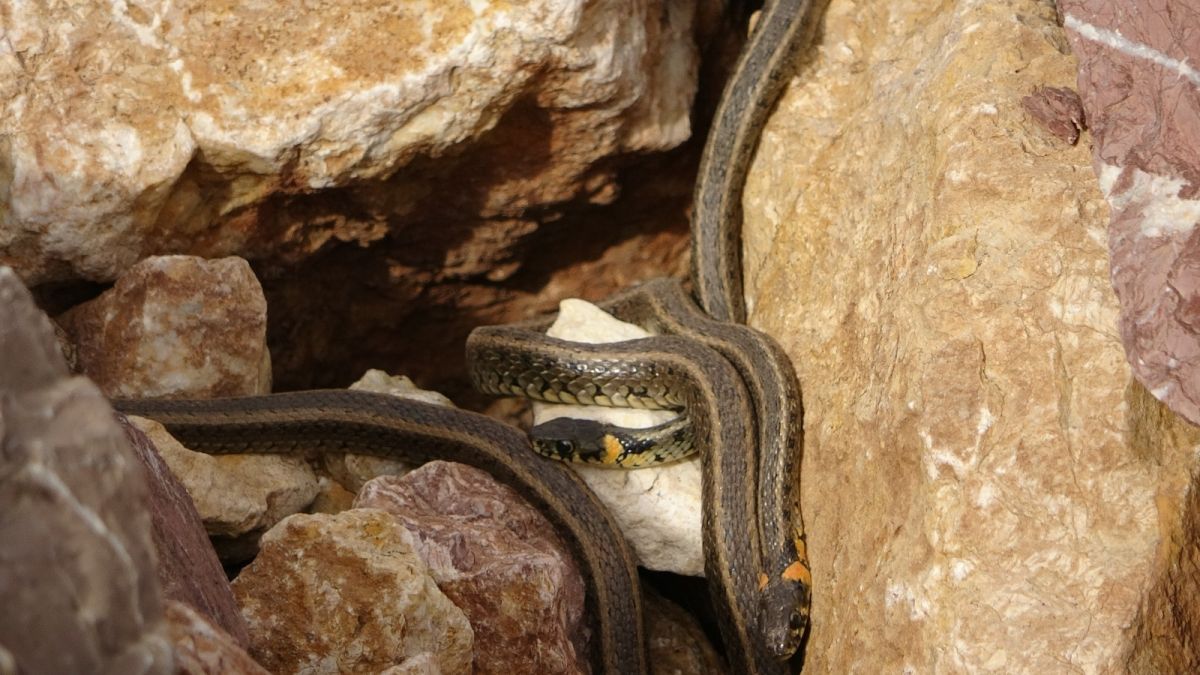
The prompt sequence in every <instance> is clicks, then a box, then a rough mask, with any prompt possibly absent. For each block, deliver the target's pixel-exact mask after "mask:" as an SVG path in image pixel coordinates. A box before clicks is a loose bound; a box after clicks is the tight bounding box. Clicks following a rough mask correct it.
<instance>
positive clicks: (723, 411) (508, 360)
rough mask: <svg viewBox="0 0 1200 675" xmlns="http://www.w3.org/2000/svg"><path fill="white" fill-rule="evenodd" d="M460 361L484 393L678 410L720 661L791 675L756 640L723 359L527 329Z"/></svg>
mask: <svg viewBox="0 0 1200 675" xmlns="http://www.w3.org/2000/svg"><path fill="white" fill-rule="evenodd" d="M467 362H468V371H469V373H470V375H471V379H472V381H473V383H474V384H475V386H476V388H477V389H479V390H480V391H483V392H485V393H492V394H504V395H510V394H513V393H516V392H518V391H523V392H526V393H527V395H529V396H531V397H534V398H541V399H543V400H551V401H552V400H554V399H556V398H561V395H562V394H563V393H567V394H569V395H570V396H572V397H576V396H578V394H579V392H580V391H583V390H584V389H590V391H591V393H593V394H595V393H600V392H610V393H611V392H621V393H622V395H623V396H626V397H631V398H637V399H650V400H654V399H656V398H657V400H658V402H660V403H664V404H666V403H670V402H674V401H678V402H679V403H680V404H682V405H683V406H684V408H685V409H686V410H687V411H688V412H689V419H690V421H691V424H692V428H693V433H694V434H695V437H696V439H697V440H698V445H699V446H700V447H701V448H702V452H703V458H702V459H703V462H702V465H701V466H702V472H701V476H702V477H701V491H702V496H703V502H704V509H703V514H702V518H701V531H702V545H703V548H704V572H705V578H706V579H707V580H708V586H709V594H710V597H711V598H712V601H713V605H714V607H717V608H718V611H717V612H716V617H717V624H718V628H719V629H720V631H721V635H722V638H723V641H724V643H725V650H726V656H727V657H728V659H729V661H730V663H731V664H733V668H734V670H735V671H736V672H744V673H759V674H761V675H782V674H783V673H787V672H788V670H787V665H786V664H785V663H783V662H781V661H780V660H779V659H778V658H776V657H775V656H774V655H773V654H772V653H770V651H769V650H768V649H766V646H765V643H764V642H763V641H762V640H760V639H758V633H759V625H758V622H759V615H758V610H759V605H758V583H759V580H758V573H759V570H761V569H762V559H761V550H760V547H759V545H758V532H757V528H755V527H754V526H753V521H754V513H755V508H756V492H755V466H754V444H755V442H756V439H755V434H754V427H753V419H754V418H753V413H752V412H751V407H750V398H749V393H748V392H747V391H746V388H745V384H744V383H743V382H742V378H741V376H740V375H738V373H737V371H736V370H734V368H733V366H732V365H731V364H730V363H729V361H727V360H726V359H725V358H724V357H722V356H721V355H720V354H719V353H717V352H716V351H714V350H712V349H711V348H709V347H707V346H705V345H703V344H701V343H699V342H697V341H696V340H692V339H690V338H687V337H682V336H673V335H666V336H656V337H648V338H641V339H636V340H627V341H624V342H615V343H607V344H581V343H577V342H570V341H567V340H561V339H558V338H553V337H549V336H547V335H545V334H544V333H542V332H539V331H538V330H536V329H535V328H533V327H531V326H529V325H520V326H515V325H507V326H484V327H480V328H476V329H475V330H474V331H472V332H471V334H470V336H468V338H467Z"/></svg>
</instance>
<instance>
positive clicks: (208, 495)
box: [129, 417, 317, 560]
mask: <svg viewBox="0 0 1200 675" xmlns="http://www.w3.org/2000/svg"><path fill="white" fill-rule="evenodd" d="M129 419H130V421H131V422H132V423H133V424H134V426H136V427H137V428H138V429H139V430H141V431H142V432H143V433H144V434H146V436H148V437H149V438H150V440H151V441H153V443H154V446H155V447H156V448H157V449H158V453H159V455H161V457H162V459H163V461H164V462H166V463H167V466H169V467H171V473H173V474H174V475H175V476H176V477H178V478H179V482H180V483H182V484H183V486H184V487H185V488H186V489H187V492H188V494H189V495H191V497H192V501H193V502H194V503H195V505H196V510H197V511H198V512H199V514H200V518H201V520H203V522H204V528H205V530H207V532H208V534H209V535H210V536H211V537H214V538H215V539H216V540H217V543H218V546H219V547H220V548H221V549H222V558H223V559H226V560H229V559H230V558H229V557H227V556H226V555H225V554H231V555H233V558H234V559H238V558H240V559H245V558H244V557H243V556H245V553H240V554H235V552H241V551H245V552H248V553H250V554H252V553H253V551H254V543H255V542H256V541H257V540H258V537H259V536H260V535H261V534H262V533H263V532H265V531H266V530H267V529H269V528H270V527H272V526H273V525H275V524H276V523H278V522H279V521H280V520H283V519H284V518H285V517H287V516H289V515H292V514H294V513H299V512H300V511H303V510H304V509H305V507H307V506H308V505H309V504H310V503H312V501H313V499H314V498H315V497H316V496H317V476H316V474H315V473H314V472H313V470H312V468H311V467H310V466H309V465H308V462H307V461H305V459H304V458H303V457H274V456H270V455H225V456H213V455H208V454H205V453H201V452H192V451H191V450H188V449H187V448H185V447H184V446H182V445H180V444H179V442H178V441H176V440H175V439H174V438H172V437H171V435H170V434H169V433H167V430H166V429H164V428H163V426H162V425H161V424H159V423H158V422H155V421H154V420H148V419H144V418H140V417H130V418H129ZM238 541H242V542H243V543H245V546H240V545H236V544H235V542H238ZM246 557H248V556H246Z"/></svg>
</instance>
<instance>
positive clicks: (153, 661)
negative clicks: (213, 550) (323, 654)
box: [0, 267, 173, 674]
mask: <svg viewBox="0 0 1200 675" xmlns="http://www.w3.org/2000/svg"><path fill="white" fill-rule="evenodd" d="M145 480H146V476H145V472H144V471H143V470H142V467H141V465H140V464H139V463H138V461H137V459H135V458H134V456H133V453H132V452H131V451H130V449H129V446H128V444H127V443H126V440H125V435H124V433H123V432H122V431H121V428H120V427H119V426H118V425H117V423H116V420H115V419H114V418H113V412H112V409H111V408H110V407H109V405H108V403H107V402H106V401H105V400H104V398H103V397H102V396H101V394H100V392H99V390H97V389H96V387H95V385H93V384H92V383H91V382H88V381H87V380H86V379H84V378H80V377H70V376H69V374H68V372H67V367H66V363H65V362H64V360H63V357H62V355H61V354H60V353H59V351H58V344H57V342H56V340H55V337H54V331H53V329H52V328H51V326H50V321H49V319H47V318H46V316H45V315H44V314H42V313H41V312H40V311H39V310H38V309H37V307H36V306H35V305H34V304H33V299H32V298H31V297H30V295H29V293H28V291H26V290H25V288H24V286H22V285H21V282H20V281H19V280H18V279H17V276H16V274H15V273H14V272H13V271H12V270H11V269H9V268H7V267H0V542H3V544H2V545H0V607H2V608H3V609H2V610H0V652H2V653H3V654H4V655H5V656H4V657H0V661H4V660H7V661H10V664H9V665H15V667H16V669H17V670H16V672H22V673H132V674H139V673H147V674H148V673H164V674H166V673H171V672H172V668H173V660H172V656H171V647H170V644H169V642H168V639H167V636H166V626H165V624H164V623H163V606H162V603H163V597H162V591H161V589H160V588H159V585H158V576H157V573H156V561H155V556H154V543H153V541H152V539H151V534H150V516H149V514H148V513H147V511H146V504H145V502H146V499H147V496H148V495H147V490H146V483H145Z"/></svg>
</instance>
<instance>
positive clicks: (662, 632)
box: [642, 586, 728, 675]
mask: <svg viewBox="0 0 1200 675" xmlns="http://www.w3.org/2000/svg"><path fill="white" fill-rule="evenodd" d="M642 607H643V608H644V610H643V611H645V613H646V639H647V641H648V642H649V648H650V672H651V673H652V674H654V675H677V674H679V675H683V674H687V675H692V674H695V675H720V674H722V673H725V672H728V670H727V668H726V666H725V662H724V660H722V659H721V657H720V656H719V655H718V654H717V651H716V650H715V649H713V646H712V644H711V643H710V642H709V641H708V637H707V636H706V635H705V634H704V629H703V628H701V627H700V624H699V623H697V621H696V618H695V617H694V616H692V615H691V614H688V613H687V612H685V611H683V610H682V609H680V608H679V607H678V606H676V605H674V604H672V603H671V602H670V601H669V600H666V599H664V598H663V597H661V596H660V595H658V594H657V593H655V592H653V591H651V590H650V589H649V588H648V587H645V586H643V587H642Z"/></svg>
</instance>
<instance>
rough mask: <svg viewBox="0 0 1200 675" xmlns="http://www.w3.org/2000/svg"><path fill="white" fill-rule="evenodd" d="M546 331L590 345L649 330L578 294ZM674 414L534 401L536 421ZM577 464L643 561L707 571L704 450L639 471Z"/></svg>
mask: <svg viewBox="0 0 1200 675" xmlns="http://www.w3.org/2000/svg"><path fill="white" fill-rule="evenodd" d="M546 334H547V335H550V336H551V337H557V338H562V339H564V340H573V341H577V342H584V343H589V344H596V343H604V342H619V341H621V340H633V339H637V338H642V337H647V336H648V335H649V333H648V332H646V331H645V330H643V329H642V328H640V327H638V326H635V325H633V324H630V323H626V322H624V321H619V320H617V319H615V318H613V317H612V316H610V315H609V314H607V313H605V312H604V311H603V310H601V309H600V308H598V307H596V306H595V305H593V304H591V303H589V302H584V301H582V300H576V299H568V300H563V301H562V303H561V304H560V305H559V313H558V318H557V319H555V322H554V324H553V325H552V326H551V327H550V328H549V329H548V330H547V331H546ZM674 416H675V413H673V412H671V411H663V410H635V409H629V408H604V407H601V406H578V405H559V404H553V403H540V402H534V404H533V419H534V423H535V424H540V423H542V422H545V421H548V420H551V419H554V418H556V417H576V418H581V419H593V420H601V421H604V422H608V423H611V424H616V425H619V426H625V427H631V428H643V427H649V426H654V425H655V424H661V423H663V422H666V421H667V420H670V419H671V418H673V417H674ZM573 468H574V469H575V470H576V471H577V472H578V473H579V475H580V476H582V477H583V479H584V481H585V482H586V483H587V484H588V486H589V487H591V488H592V490H593V491H595V493H596V496H598V497H599V498H600V500H601V501H602V502H604V505H605V506H607V507H608V509H609V510H610V511H611V512H612V514H613V517H614V518H616V520H617V523H619V524H620V526H621V530H622V531H623V532H624V533H625V536H626V537H627V538H628V539H629V543H630V545H632V546H633V548H634V550H635V551H637V554H638V560H639V561H640V562H641V564H642V566H644V567H646V568H649V569H653V570H663V571H669V572H676V573H678V574H689V575H693V576H703V574H704V552H703V550H702V549H701V545H700V541H701V537H700V518H701V514H702V513H703V508H702V500H701V494H700V492H701V490H700V457H699V455H693V456H692V457H690V458H688V459H685V460H682V461H679V462H673V463H671V464H665V465H662V466H653V467H646V468H642V469H638V470H636V471H625V470H618V469H602V468H596V467H591V466H587V465H582V464H581V465H576V466H574V467H573Z"/></svg>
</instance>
